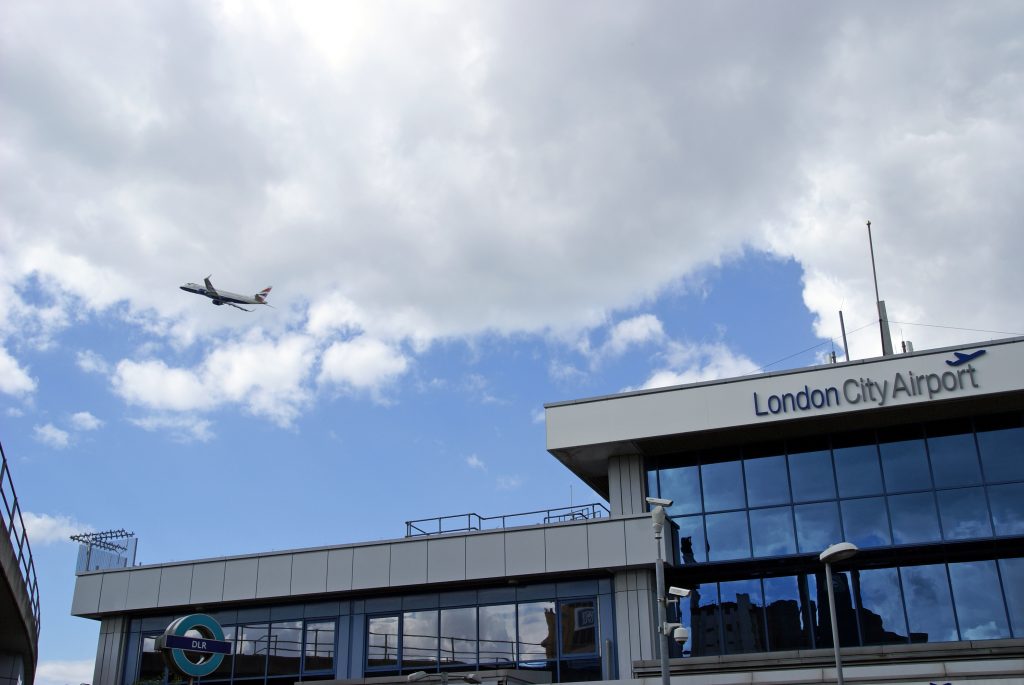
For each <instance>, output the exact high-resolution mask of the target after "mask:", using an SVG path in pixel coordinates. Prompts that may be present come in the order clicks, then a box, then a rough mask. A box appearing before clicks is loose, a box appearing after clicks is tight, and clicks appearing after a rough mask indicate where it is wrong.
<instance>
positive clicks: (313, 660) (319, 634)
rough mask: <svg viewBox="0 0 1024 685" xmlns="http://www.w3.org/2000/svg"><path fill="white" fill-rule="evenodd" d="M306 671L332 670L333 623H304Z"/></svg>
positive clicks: (304, 666)
mask: <svg viewBox="0 0 1024 685" xmlns="http://www.w3.org/2000/svg"><path fill="white" fill-rule="evenodd" d="M303 669H304V670H306V671H333V670H334V621H306V660H305V662H304V664H303Z"/></svg>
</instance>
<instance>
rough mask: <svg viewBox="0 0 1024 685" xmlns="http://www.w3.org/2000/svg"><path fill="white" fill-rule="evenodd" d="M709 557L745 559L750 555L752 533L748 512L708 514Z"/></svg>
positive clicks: (720, 559)
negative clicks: (750, 532) (749, 528)
mask: <svg viewBox="0 0 1024 685" xmlns="http://www.w3.org/2000/svg"><path fill="white" fill-rule="evenodd" d="M705 518H706V519H707V531H708V559H709V560H710V561H722V560H725V559H745V558H747V557H749V556H750V534H749V532H748V531H747V512H745V511H734V512H729V513H727V514H708V515H707V516H706V517H705Z"/></svg>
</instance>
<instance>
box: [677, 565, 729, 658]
mask: <svg viewBox="0 0 1024 685" xmlns="http://www.w3.org/2000/svg"><path fill="white" fill-rule="evenodd" d="M689 600H690V650H691V653H692V654H693V656H713V655H717V654H721V653H722V648H721V646H720V643H719V634H720V631H719V628H718V626H719V622H718V584H717V583H704V584H702V585H701V586H700V587H699V588H697V589H696V590H693V591H691V592H690V597H689ZM684 601H685V600H684Z"/></svg>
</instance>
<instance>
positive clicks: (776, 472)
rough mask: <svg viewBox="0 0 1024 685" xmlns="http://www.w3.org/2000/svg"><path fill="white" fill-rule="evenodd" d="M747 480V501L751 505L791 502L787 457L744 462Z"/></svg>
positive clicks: (760, 505)
mask: <svg viewBox="0 0 1024 685" xmlns="http://www.w3.org/2000/svg"><path fill="white" fill-rule="evenodd" d="M743 469H744V471H745V472H746V481H747V503H748V505H749V506H751V507H762V506H767V505H771V504H789V502H790V499H789V475H788V474H787V473H786V457H785V455H779V456H775V457H762V458H760V459H747V460H746V461H744V462H743Z"/></svg>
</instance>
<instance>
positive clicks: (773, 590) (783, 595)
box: [764, 576, 811, 651]
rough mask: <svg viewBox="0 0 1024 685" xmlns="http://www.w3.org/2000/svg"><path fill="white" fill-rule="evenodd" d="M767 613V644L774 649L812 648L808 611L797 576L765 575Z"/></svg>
mask: <svg viewBox="0 0 1024 685" xmlns="http://www.w3.org/2000/svg"><path fill="white" fill-rule="evenodd" d="M764 597H765V613H766V614H767V619H768V648H769V649H771V650H774V651H779V650H790V649H809V648H810V646H811V637H810V630H809V627H808V625H807V611H806V607H805V606H804V602H803V601H802V600H801V599H800V587H799V581H798V579H797V577H796V576H784V577H782V578H765V579H764Z"/></svg>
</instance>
